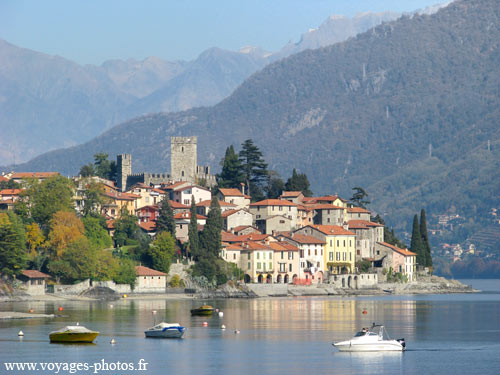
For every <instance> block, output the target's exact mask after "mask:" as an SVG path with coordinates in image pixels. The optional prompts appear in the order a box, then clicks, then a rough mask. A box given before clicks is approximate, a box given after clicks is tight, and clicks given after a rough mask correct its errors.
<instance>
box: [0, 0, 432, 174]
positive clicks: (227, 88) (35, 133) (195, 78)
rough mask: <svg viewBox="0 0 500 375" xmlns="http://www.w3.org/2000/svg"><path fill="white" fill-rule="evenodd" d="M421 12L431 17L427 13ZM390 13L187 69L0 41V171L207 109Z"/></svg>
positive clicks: (334, 21) (336, 20)
mask: <svg viewBox="0 0 500 375" xmlns="http://www.w3.org/2000/svg"><path fill="white" fill-rule="evenodd" d="M426 11H431V12H433V11H435V9H434V8H430V9H428V10H426ZM400 15H401V14H399V13H394V12H383V13H362V14H358V15H357V16H355V17H353V18H348V17H344V16H332V17H329V18H328V19H327V20H326V21H325V22H324V23H323V24H322V25H321V26H320V27H318V28H317V29H311V30H309V31H308V32H306V33H305V34H303V35H302V37H301V39H300V41H299V42H297V43H292V42H290V43H288V44H287V45H286V46H284V47H283V48H282V49H281V50H280V51H277V52H274V53H272V52H267V51H264V50H262V49H260V48H258V47H244V48H242V49H241V50H240V51H236V52H233V51H227V50H222V49H219V48H211V49H208V50H206V51H204V52H203V53H201V54H200V56H199V57H198V58H197V59H195V60H193V61H165V60H162V59H159V58H156V57H149V58H146V59H144V60H142V61H138V60H135V59H128V60H109V61H106V62H104V63H103V64H102V65H100V66H95V65H83V66H82V65H79V64H77V63H74V62H72V61H69V60H67V59H64V58H62V57H58V56H51V55H46V54H43V53H40V52H36V51H32V50H28V49H24V48H20V47H17V46H14V45H12V44H10V43H8V42H7V41H5V40H1V39H0V82H1V83H2V84H1V85H0V132H1V133H2V134H3V135H4V136H2V137H0V165H6V164H18V163H20V162H25V161H27V160H29V159H31V158H32V157H34V156H36V155H38V154H41V153H43V152H46V151H49V150H53V149H56V148H60V147H68V146H72V145H76V144H79V143H82V142H84V141H87V140H89V139H91V138H93V137H95V136H96V135H99V134H101V133H102V132H103V131H105V130H107V129H110V128H111V127H112V126H114V125H116V124H118V123H120V122H123V121H125V120H128V119H130V118H132V117H136V116H138V115H142V114H147V113H154V112H172V111H181V110H186V109H189V108H193V107H199V106H210V105H214V104H216V103H218V102H220V101H221V100H222V99H224V98H225V97H227V96H229V95H230V94H231V93H232V92H233V91H234V89H235V88H236V87H237V86H238V85H240V84H241V83H242V82H243V81H244V80H245V79H247V78H248V77H249V76H250V75H251V74H253V73H254V72H256V71H258V70H260V69H262V68H263V67H264V66H266V65H267V64H269V63H272V62H274V61H277V60H279V59H281V58H284V57H287V56H290V55H292V54H294V53H297V52H301V51H304V50H306V49H313V48H318V47H322V46H326V45H330V44H334V43H337V42H342V41H344V40H346V39H348V38H349V37H353V36H355V35H357V34H359V33H360V32H364V31H366V30H368V29H369V28H371V27H373V26H376V25H378V24H380V23H382V22H387V21H390V20H394V19H396V18H398V17H399V16H400Z"/></svg>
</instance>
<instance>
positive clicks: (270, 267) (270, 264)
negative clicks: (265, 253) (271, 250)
mask: <svg viewBox="0 0 500 375" xmlns="http://www.w3.org/2000/svg"><path fill="white" fill-rule="evenodd" d="M272 269H273V264H272V263H271V262H269V270H272Z"/></svg>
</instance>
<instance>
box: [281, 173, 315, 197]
mask: <svg viewBox="0 0 500 375" xmlns="http://www.w3.org/2000/svg"><path fill="white" fill-rule="evenodd" d="M309 186H310V184H309V180H308V179H307V175H306V174H305V173H297V171H296V170H295V168H293V172H292V177H290V178H289V179H288V180H287V182H286V185H285V187H286V190H287V191H301V192H302V194H304V197H312V195H313V194H312V191H311V190H309Z"/></svg>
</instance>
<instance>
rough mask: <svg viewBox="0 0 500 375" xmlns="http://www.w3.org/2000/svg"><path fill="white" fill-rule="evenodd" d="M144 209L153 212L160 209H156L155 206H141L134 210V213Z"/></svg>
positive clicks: (156, 206)
mask: <svg viewBox="0 0 500 375" xmlns="http://www.w3.org/2000/svg"><path fill="white" fill-rule="evenodd" d="M144 209H151V210H153V211H159V210H160V207H158V205H157V204H149V205H147V206H142V207H140V208H136V209H135V210H136V211H140V210H144Z"/></svg>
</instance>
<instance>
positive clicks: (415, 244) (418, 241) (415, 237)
mask: <svg viewBox="0 0 500 375" xmlns="http://www.w3.org/2000/svg"><path fill="white" fill-rule="evenodd" d="M410 250H411V251H413V252H414V253H415V254H417V263H418V264H419V265H420V266H425V248H424V245H423V243H422V236H421V235H420V225H419V223H418V215H415V216H414V217H413V229H412V232H411V246H410Z"/></svg>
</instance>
